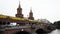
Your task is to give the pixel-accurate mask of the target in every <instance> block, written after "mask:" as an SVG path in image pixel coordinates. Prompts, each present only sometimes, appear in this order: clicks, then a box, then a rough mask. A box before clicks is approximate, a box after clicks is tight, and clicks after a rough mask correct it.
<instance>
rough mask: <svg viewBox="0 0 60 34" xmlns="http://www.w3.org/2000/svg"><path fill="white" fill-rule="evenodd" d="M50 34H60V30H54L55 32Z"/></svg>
mask: <svg viewBox="0 0 60 34" xmlns="http://www.w3.org/2000/svg"><path fill="white" fill-rule="evenodd" d="M48 34H60V30H59V29H56V30H54V31H52V32H51V33H48Z"/></svg>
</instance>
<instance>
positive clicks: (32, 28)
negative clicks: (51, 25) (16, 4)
mask: <svg viewBox="0 0 60 34" xmlns="http://www.w3.org/2000/svg"><path fill="white" fill-rule="evenodd" d="M10 23H17V24H16V25H14V26H13V25H10ZM38 30H44V31H49V30H47V26H46V23H43V22H41V21H37V20H30V19H25V18H17V17H12V16H5V15H0V31H2V32H3V34H15V33H17V32H22V31H24V32H28V33H30V34H37V33H36V32H37V31H38Z"/></svg>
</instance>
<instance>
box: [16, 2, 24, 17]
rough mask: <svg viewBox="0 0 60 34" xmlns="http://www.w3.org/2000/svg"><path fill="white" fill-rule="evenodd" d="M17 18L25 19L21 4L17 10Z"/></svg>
mask: <svg viewBox="0 0 60 34" xmlns="http://www.w3.org/2000/svg"><path fill="white" fill-rule="evenodd" d="M16 17H19V18H23V14H22V8H21V5H20V2H19V7H18V8H17V14H16Z"/></svg>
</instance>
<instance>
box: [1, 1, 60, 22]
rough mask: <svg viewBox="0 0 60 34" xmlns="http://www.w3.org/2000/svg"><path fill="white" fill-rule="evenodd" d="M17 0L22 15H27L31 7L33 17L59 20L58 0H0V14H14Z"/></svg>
mask: <svg viewBox="0 0 60 34" xmlns="http://www.w3.org/2000/svg"><path fill="white" fill-rule="evenodd" d="M19 1H20V5H21V8H22V9H23V10H22V13H23V14H24V17H28V16H27V15H29V12H30V9H31V8H32V12H33V16H34V18H35V19H47V20H49V21H50V22H54V21H58V20H60V0H0V14H3V15H9V16H15V14H16V12H17V10H16V9H17V8H18V5H19Z"/></svg>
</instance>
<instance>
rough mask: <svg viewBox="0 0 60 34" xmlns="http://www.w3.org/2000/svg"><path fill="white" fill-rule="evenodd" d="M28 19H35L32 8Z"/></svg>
mask: <svg viewBox="0 0 60 34" xmlns="http://www.w3.org/2000/svg"><path fill="white" fill-rule="evenodd" d="M28 19H31V20H34V17H33V12H32V9H30V13H29V17H28Z"/></svg>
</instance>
